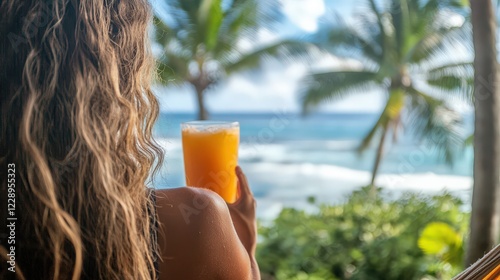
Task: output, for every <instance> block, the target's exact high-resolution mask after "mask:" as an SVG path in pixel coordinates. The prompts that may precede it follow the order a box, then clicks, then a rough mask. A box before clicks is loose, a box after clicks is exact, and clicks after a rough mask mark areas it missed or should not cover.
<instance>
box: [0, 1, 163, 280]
mask: <svg viewBox="0 0 500 280" xmlns="http://www.w3.org/2000/svg"><path fill="white" fill-rule="evenodd" d="M150 18H151V8H150V6H149V4H148V3H147V0H23V1H18V0H3V1H0V38H1V39H0V169H1V170H0V178H1V182H0V190H1V192H0V193H1V197H0V201H1V202H0V208H1V210H0V213H1V215H0V218H1V221H0V226H1V227H0V233H3V236H0V238H2V237H3V239H2V240H3V241H6V240H7V235H8V233H6V232H5V231H6V226H5V221H6V220H7V214H8V213H7V205H6V204H7V203H6V202H7V187H8V185H7V177H8V174H7V173H8V172H12V171H11V170H10V171H8V169H9V168H10V167H12V166H13V165H15V195H16V197H15V203H16V208H15V213H14V215H15V217H17V221H16V231H15V234H16V235H15V242H16V243H15V246H16V247H15V254H16V255H15V260H16V271H17V272H16V274H17V276H18V278H26V279H151V278H153V277H155V269H154V258H155V252H157V248H156V241H155V240H154V238H153V237H152V235H151V234H150V229H151V224H152V223H153V222H154V221H153V220H151V219H150V215H149V214H148V213H149V211H150V209H152V208H151V207H152V206H153V205H152V204H153V203H152V201H151V199H150V197H149V196H148V192H147V188H146V185H147V183H148V180H149V178H150V176H149V175H150V174H151V172H152V171H155V170H156V169H157V167H158V166H159V164H160V163H161V162H162V158H163V157H162V151H161V150H160V149H159V148H158V145H157V144H156V143H155V142H154V140H153V138H152V127H153V124H154V122H155V121H156V118H157V116H158V110H159V109H158V104H157V100H156V99H155V97H154V95H153V94H152V92H151V90H150V81H151V78H152V75H153V72H154V71H152V70H153V65H154V62H153V60H152V55H151V52H150V49H149V47H150V45H149V42H148V32H147V26H148V25H149V23H150ZM9 164H13V165H10V167H8V165H9ZM9 178H11V177H10V176H9ZM9 187H11V186H10V185H9ZM9 215H11V214H10V213H9ZM9 236H10V235H9ZM9 244H10V243H9ZM10 246H11V245H8V244H7V242H2V246H0V253H1V256H2V257H0V260H2V261H1V262H2V264H0V278H3V277H6V276H8V274H9V273H11V272H9V271H8V270H7V268H8V266H7V265H6V263H7V262H6V260H7V259H5V257H6V254H5V253H6V252H9V250H11V248H10ZM2 258H3V259H2ZM2 273H3V274H2ZM23 275H24V276H23Z"/></svg>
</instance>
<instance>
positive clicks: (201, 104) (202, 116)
mask: <svg viewBox="0 0 500 280" xmlns="http://www.w3.org/2000/svg"><path fill="white" fill-rule="evenodd" d="M194 88H195V90H196V101H197V104H198V120H207V119H208V112H207V109H206V108H205V99H204V97H205V96H204V93H205V88H203V87H201V86H196V85H195V86H194Z"/></svg>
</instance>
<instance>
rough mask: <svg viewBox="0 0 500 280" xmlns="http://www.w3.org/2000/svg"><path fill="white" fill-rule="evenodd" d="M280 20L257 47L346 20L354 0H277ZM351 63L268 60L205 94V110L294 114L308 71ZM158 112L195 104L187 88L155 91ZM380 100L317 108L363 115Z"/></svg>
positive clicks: (376, 95)
mask: <svg viewBox="0 0 500 280" xmlns="http://www.w3.org/2000/svg"><path fill="white" fill-rule="evenodd" d="M280 1H281V4H282V10H283V13H284V15H285V20H284V23H283V26H282V28H280V31H279V32H278V34H275V33H271V32H269V31H267V30H261V31H260V32H259V38H258V40H257V41H258V44H266V43H270V42H272V41H274V40H277V39H279V38H280V37H286V36H287V35H291V34H301V33H302V34H303V33H313V32H315V31H317V29H318V26H319V25H320V24H321V21H322V20H324V19H322V17H323V16H324V15H325V14H333V13H337V14H339V15H342V16H343V17H344V18H345V19H346V20H349V19H350V18H352V14H353V12H354V11H355V5H359V2H360V0H280ZM254 46H255V42H253V41H245V40H243V41H242V42H240V43H239V47H240V48H241V49H242V50H245V49H246V50H250V49H251V48H252V47H254ZM346 63H347V64H349V63H351V64H350V65H351V66H352V62H349V61H348V62H346V61H342V60H340V59H338V58H335V57H332V56H328V55H325V56H323V57H321V58H320V59H318V60H317V61H314V62H312V63H310V65H306V64H304V63H298V62H296V63H289V64H283V63H280V62H277V61H268V62H266V63H264V64H263V67H262V68H261V71H257V72H255V71H254V72H252V73H244V74H236V75H233V76H231V77H229V78H228V79H226V80H225V81H224V82H222V83H221V84H219V85H218V86H217V87H216V88H215V89H213V90H211V91H210V92H208V93H207V95H206V98H205V100H206V106H207V109H208V111H209V112H211V113H217V112H273V111H276V110H280V111H286V112H300V108H301V106H300V100H299V95H298V91H299V88H300V81H301V79H302V78H303V77H304V75H305V74H306V73H308V71H309V70H310V69H316V70H318V69H328V68H332V67H337V68H338V67H340V66H342V65H343V64H346ZM154 91H155V93H156V95H157V97H158V99H159V100H160V105H161V109H162V111H164V112H196V111H197V106H196V100H195V95H194V92H193V90H192V89H191V88H190V87H189V86H186V87H183V88H165V87H155V88H154ZM384 101H385V100H384V97H383V94H382V93H381V92H376V91H373V92H364V93H358V94H354V95H352V96H350V97H347V98H345V99H343V100H340V101H336V102H334V103H330V104H326V105H323V106H321V107H319V108H318V111H324V112H343V113H345V112H366V113H374V112H379V111H381V110H382V109H383V105H384Z"/></svg>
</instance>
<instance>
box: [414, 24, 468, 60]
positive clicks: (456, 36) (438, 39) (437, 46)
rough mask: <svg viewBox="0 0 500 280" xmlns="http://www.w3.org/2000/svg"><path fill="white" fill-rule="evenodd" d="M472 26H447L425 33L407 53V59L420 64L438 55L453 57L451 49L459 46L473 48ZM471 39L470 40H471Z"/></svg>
mask: <svg viewBox="0 0 500 280" xmlns="http://www.w3.org/2000/svg"><path fill="white" fill-rule="evenodd" d="M469 31H470V26H469V25H468V24H464V25H462V26H453V27H445V28H441V29H438V30H434V31H428V30H427V32H425V33H424V35H423V36H422V38H421V39H420V40H419V41H418V42H417V43H415V44H414V45H413V47H412V48H411V49H410V50H409V51H408V52H407V53H406V56H405V61H406V62H408V63H412V64H419V63H423V62H426V61H430V60H433V59H434V58H437V57H441V58H442V57H444V56H445V57H452V56H451V55H450V50H451V49H452V48H455V47H457V46H463V47H464V48H465V49H468V50H471V49H472V44H471V43H470V42H472V40H471V38H470V32H469ZM469 41H470V42H469Z"/></svg>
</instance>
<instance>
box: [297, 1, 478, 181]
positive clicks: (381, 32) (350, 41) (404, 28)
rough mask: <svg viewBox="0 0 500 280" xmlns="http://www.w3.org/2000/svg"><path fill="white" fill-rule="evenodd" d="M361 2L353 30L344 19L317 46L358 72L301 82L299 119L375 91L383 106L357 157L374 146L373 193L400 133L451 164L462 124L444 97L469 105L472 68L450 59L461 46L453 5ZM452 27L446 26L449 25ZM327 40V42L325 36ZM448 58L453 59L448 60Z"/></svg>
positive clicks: (462, 29)
mask: <svg viewBox="0 0 500 280" xmlns="http://www.w3.org/2000/svg"><path fill="white" fill-rule="evenodd" d="M378 4H380V2H379V1H375V0H366V7H364V8H365V10H363V11H362V13H360V14H358V15H356V18H355V19H356V20H355V23H351V24H347V23H344V22H342V20H341V19H339V20H337V22H336V24H337V25H336V26H335V27H334V28H331V29H330V30H329V31H328V32H322V33H321V34H322V36H318V38H319V39H317V40H316V44H318V45H319V46H320V47H322V48H323V49H324V50H326V51H327V52H329V53H331V54H332V55H335V56H338V57H341V58H349V59H355V60H357V61H359V62H360V63H359V64H360V65H362V66H361V67H357V68H351V69H336V70H332V71H326V72H312V73H310V74H309V75H308V76H307V77H306V78H305V80H304V84H305V86H304V89H303V94H302V104H303V110H304V112H306V113H307V112H308V111H310V110H311V109H312V108H314V107H316V106H317V105H319V104H321V103H323V102H324V101H334V100H337V99H339V98H342V97H344V96H347V95H350V94H355V93H363V92H366V91H369V90H379V91H382V92H384V93H385V94H386V98H387V102H386V104H385V108H384V109H383V111H382V113H381V114H380V116H379V118H378V120H377V122H376V123H375V125H374V126H373V128H372V129H371V130H370V131H369V132H368V134H367V135H366V136H365V137H364V139H363V140H362V142H361V144H360V146H359V148H358V151H359V152H360V153H361V152H363V151H365V150H366V149H367V148H368V147H369V146H370V145H371V143H372V142H373V141H375V140H374V139H376V141H377V149H376V156H375V162H374V165H373V170H372V179H371V185H372V186H373V185H374V182H375V178H376V175H377V172H378V170H379V166H380V161H381V159H382V157H383V153H384V148H385V145H386V144H387V142H388V138H389V137H391V136H392V138H393V140H396V139H397V137H398V134H399V133H400V131H401V129H402V128H403V127H406V128H407V130H410V131H411V132H412V133H415V134H416V135H417V136H418V137H421V139H422V141H425V140H427V141H430V142H431V144H432V145H434V146H435V147H437V148H439V151H440V152H441V155H442V156H443V157H444V159H445V160H446V161H447V162H448V163H451V162H452V161H453V158H454V154H455V153H454V150H455V149H456V148H459V147H460V146H461V143H462V139H461V138H462V136H461V132H460V122H461V119H460V116H459V115H458V114H457V113H456V112H455V111H454V110H453V109H452V108H450V106H449V105H448V104H447V102H446V99H445V98H444V97H447V96H456V97H460V98H464V99H466V100H470V95H471V91H472V90H471V87H470V86H469V84H470V83H471V82H472V78H471V76H472V65H471V62H469V61H465V60H463V61H458V60H457V59H453V58H454V56H456V55H457V54H456V53H454V50H453V49H452V48H450V46H458V45H463V44H462V43H463V42H466V38H467V36H466V34H467V33H466V29H467V24H466V23H464V22H465V21H464V17H463V16H462V15H461V14H460V13H462V12H463V8H462V7H461V4H460V3H458V2H456V1H452V0H426V1H424V0H386V1H384V2H383V3H382V5H378ZM451 17H454V18H456V19H457V20H455V22H451V21H450V20H449V18H451ZM324 34H326V35H324ZM450 58H451V59H450Z"/></svg>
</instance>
